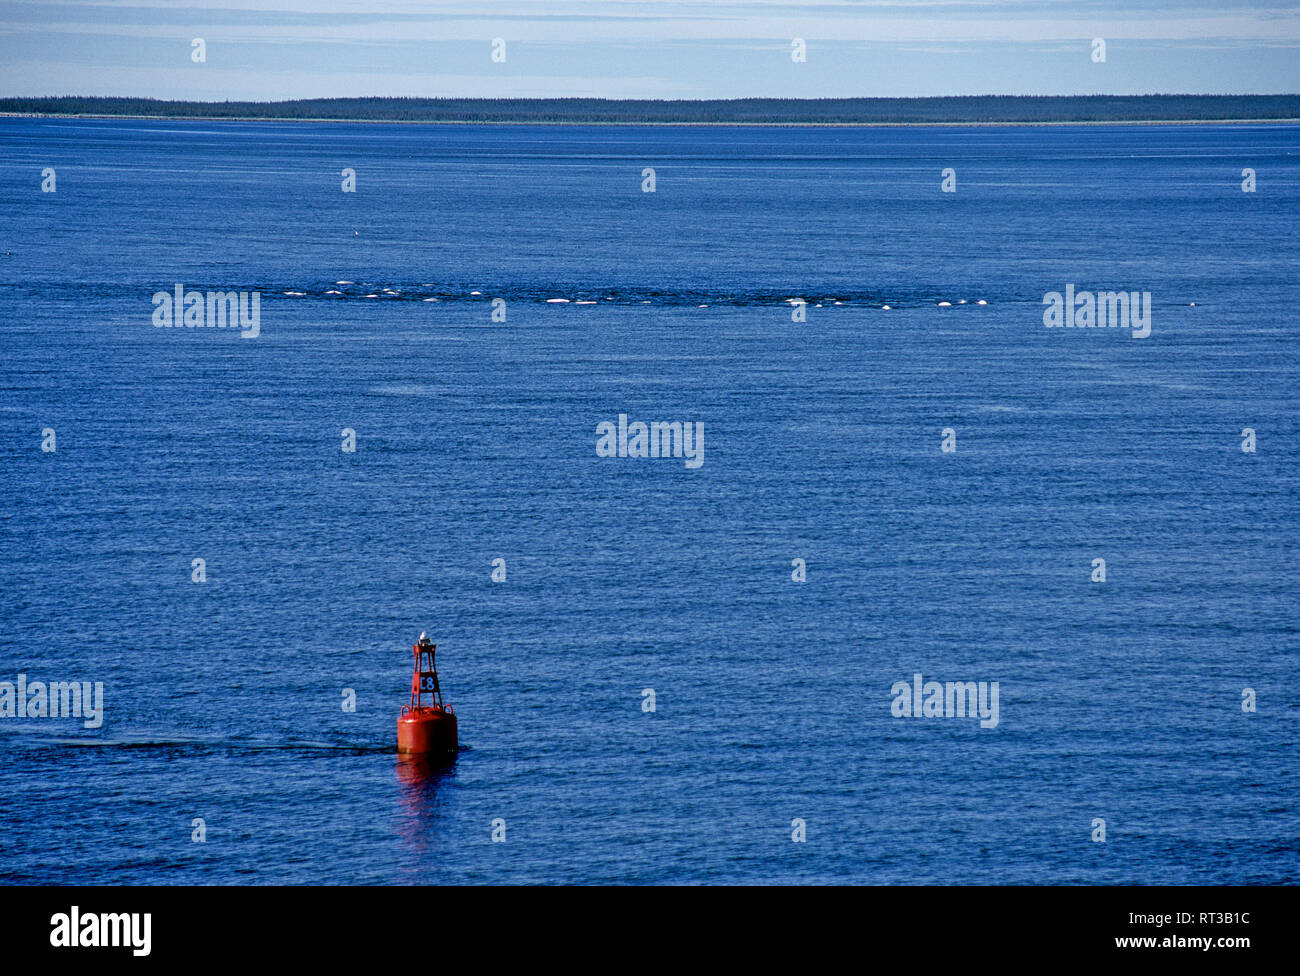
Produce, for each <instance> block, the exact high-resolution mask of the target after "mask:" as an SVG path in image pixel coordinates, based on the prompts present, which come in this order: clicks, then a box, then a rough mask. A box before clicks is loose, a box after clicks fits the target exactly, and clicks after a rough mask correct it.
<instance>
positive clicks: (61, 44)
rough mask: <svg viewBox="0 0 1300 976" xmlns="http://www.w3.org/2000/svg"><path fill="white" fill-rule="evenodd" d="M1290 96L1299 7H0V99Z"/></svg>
mask: <svg viewBox="0 0 1300 976" xmlns="http://www.w3.org/2000/svg"><path fill="white" fill-rule="evenodd" d="M196 37H201V38H203V39H204V41H205V42H206V47H207V61H206V63H204V64H195V63H193V62H192V61H191V58H190V51H191V40H192V39H193V38H196ZM497 37H500V38H504V39H505V40H506V60H505V63H494V62H493V61H492V59H491V56H490V55H491V42H492V39H493V38H497ZM796 37H797V38H803V39H804V40H805V41H806V43H807V52H808V53H807V62H806V63H803V64H797V63H794V62H793V61H792V60H791V57H790V50H791V40H792V39H793V38H796ZM1094 37H1102V38H1105V39H1106V42H1107V48H1106V55H1107V57H1106V62H1105V63H1104V64H1098V63H1094V62H1093V61H1092V59H1091V57H1090V54H1091V41H1092V38H1094ZM1296 91H1300V6H1289V5H1279V4H1270V3H1267V2H1266V3H1253V2H1243V0H1221V2H1219V3H1216V4H1213V5H1211V4H1210V3H1208V2H1205V0H1191V2H1187V3H1173V2H1167V0H1130V2H1124V0H1077V2H1064V0H823V2H809V3H799V2H782V0H710V2H684V0H659V2H644V0H463V2H459V3H452V2H439V0H433V2H415V0H215V2H185V0H0V95H56V94H77V95H147V96H153V97H158V98H194V99H223V98H232V99H279V98H305V97H314V96H349V95H417V96H439V95H445V96H562V95H579V96H599V97H608V98H619V97H637V98H727V97H739V96H746V95H756V96H784V97H821V96H850V95H947V94H985V93H1008V94H1077V93H1118V94H1126V93H1146V92H1225V93H1242V92H1265V93H1267V92H1296Z"/></svg>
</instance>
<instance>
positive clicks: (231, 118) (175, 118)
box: [0, 112, 1300, 129]
mask: <svg viewBox="0 0 1300 976" xmlns="http://www.w3.org/2000/svg"><path fill="white" fill-rule="evenodd" d="M0 119H97V120H112V119H121V120H123V121H135V122H300V123H303V124H318V123H328V124H331V125H334V124H339V123H343V124H349V125H353V124H355V125H538V126H546V125H553V126H653V127H658V128H672V127H682V126H688V127H692V128H719V127H722V128H740V129H748V128H766V129H909V128H921V129H925V128H940V127H945V128H960V127H969V126H978V127H981V128H1016V127H1023V126H1050V125H1065V126H1069V125H1286V124H1295V123H1300V118H1277V119H1097V120H1094V119H1087V120H1083V119H1077V120H1076V119H1067V120H1061V121H1042V122H1038V121H1035V122H986V121H978V120H974V119H972V120H970V121H963V122H685V121H683V122H647V121H617V122H609V121H594V122H584V121H576V120H556V121H550V120H545V121H544V120H539V119H332V118H319V119H314V118H303V117H301V116H300V117H296V118H293V117H289V116H283V117H277V116H266V115H257V116H254V115H106V114H98V113H63V112H0Z"/></svg>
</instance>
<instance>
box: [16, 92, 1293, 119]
mask: <svg viewBox="0 0 1300 976" xmlns="http://www.w3.org/2000/svg"><path fill="white" fill-rule="evenodd" d="M0 116H3V117H9V118H13V117H19V118H76V119H137V120H166V121H180V120H184V119H193V120H195V121H202V122H216V121H222V120H225V121H232V122H259V121H265V122H330V123H337V122H371V123H376V122H387V123H396V124H408V125H409V124H422V125H637V126H782V127H845V126H855V127H856V126H1019V125H1180V124H1209V125H1216V124H1217V125H1225V124H1230V125H1245V124H1252V123H1253V124H1261V123H1263V124H1268V123H1273V124H1285V123H1295V122H1296V121H1300V94H1296V95H1287V94H1282V95H1177V94H1169V95H955V96H942V97H927V98H729V99H723V98H713V99H646V98H619V99H610V98H304V99H288V100H282V101H184V100H180V99H158V98H134V97H115V96H98V95H97V96H80V95H60V96H52V97H24V98H11V97H0Z"/></svg>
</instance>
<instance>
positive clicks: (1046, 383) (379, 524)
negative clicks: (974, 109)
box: [0, 119, 1300, 884]
mask: <svg viewBox="0 0 1300 976" xmlns="http://www.w3.org/2000/svg"><path fill="white" fill-rule="evenodd" d="M45 167H52V168H54V170H55V171H56V174H57V177H56V178H57V189H56V192H54V193H42V192H41V191H40V185H41V179H42V177H41V172H42V170H43V169H44V168H45ZM345 167H347V168H353V169H355V171H356V178H357V189H356V192H355V193H343V192H342V190H341V187H340V184H341V181H342V177H341V175H340V173H341V170H343V169H344V168H345ZM645 167H653V168H654V169H655V171H656V184H657V185H656V192H654V193H653V194H651V193H643V192H642V190H641V181H642V170H643V169H644V168H645ZM946 167H951V168H953V169H954V170H955V171H956V174H957V181H958V183H957V187H958V188H957V192H956V193H942V192H941V191H940V172H941V170H942V169H944V168H946ZM1246 167H1250V168H1253V169H1255V171H1256V173H1257V180H1258V189H1257V191H1256V192H1255V193H1253V194H1250V193H1243V192H1242V190H1241V180H1242V177H1241V171H1242V169H1243V168H1246ZM1298 190H1300V127H1295V126H1271V125H1253V126H1153V127H1143V126H1123V127H1061V128H987V129H981V128H897V129H893V128H884V129H838V128H826V129H822V128H817V129H761V128H675V127H665V128H635V127H626V128H624V127H561V128H556V127H526V126H499V127H478V126H386V125H384V126H380V125H373V126H372V125H344V124H336V125H314V124H283V125H281V124H266V123H261V124H258V123H248V124H244V123H206V122H204V123H196V122H185V123H177V122H157V121H153V122H141V121H73V120H62V121H60V120H13V119H11V120H5V121H3V122H0V343H3V356H2V357H0V481H2V482H3V486H4V491H3V503H0V516H2V517H0V623H2V626H0V681H9V682H16V681H17V676H18V675H19V674H25V675H26V676H27V680H28V681H37V680H42V681H63V680H87V681H92V682H94V681H102V682H103V685H104V701H105V714H104V721H103V725H102V727H101V728H98V729H93V730H91V729H86V728H84V727H83V723H82V721H81V720H80V719H76V718H67V719H52V718H37V717H5V718H0V750H2V751H3V759H0V879H2V880H3V881H5V882H8V883H24V884H35V883H98V882H105V883H163V884H169V883H186V884H191V883H215V884H228V883H299V882H331V883H335V882H336V883H383V882H398V883H463V882H476V883H484V882H488V883H492V882H566V883H567V882H580V883H582V882H595V883H608V882H620V883H637V884H640V883H661V882H669V883H697V882H699V883H716V882H743V883H792V882H841V883H842V882H849V883H857V882H870V883H927V884H949V883H953V884H962V883H975V882H980V883H1071V884H1073V883H1088V884H1091V883H1191V884H1201V883H1278V882H1295V881H1297V880H1298V879H1300V854H1298V853H1297V852H1298V848H1300V842H1298V841H1297V830H1296V825H1297V803H1296V798H1295V787H1296V770H1297V760H1296V744H1297V733H1296V729H1297V724H1296V723H1297V719H1300V707H1298V702H1297V692H1296V688H1297V684H1296V680H1297V668H1296V660H1297V651H1298V649H1300V610H1298V609H1297V597H1298V596H1300V593H1298V588H1297V580H1296V566H1297V559H1296V557H1297V530H1298V529H1300V505H1298V504H1297V494H1298V490H1300V476H1298V475H1297V466H1296V458H1297V446H1298V445H1300V420H1298V417H1300V412H1298V411H1297V407H1298V406H1300V403H1298V396H1297V394H1298V393H1300V384H1298V382H1297V381H1298V379H1300V377H1298V376H1297V360H1296V348H1297V344H1296V340H1297V333H1298V332H1300V326H1298V325H1297V316H1296V309H1297V303H1298V301H1300V293H1298V288H1297V271H1298V270H1300V238H1298V237H1297V234H1296V230H1297V226H1298V225H1300V224H1298V222H1300V195H1298V192H1297V191H1298ZM339 281H345V282H351V284H344V285H337V284H335V282H339ZM178 282H180V283H183V284H185V285H186V286H187V287H191V288H199V289H220V290H247V291H258V292H260V293H261V334H260V335H259V336H258V337H257V338H256V339H242V338H240V336H239V335H238V333H237V332H234V331H230V330H224V329H221V330H218V329H184V328H181V329H162V328H155V327H154V326H153V324H152V322H151V315H152V313H153V303H152V301H151V296H152V295H153V293H154V292H156V291H160V290H161V291H171V290H172V289H173V288H174V286H175V284H176V283H178ZM1067 282H1069V283H1074V284H1076V285H1077V286H1078V287H1079V288H1080V289H1084V288H1092V289H1100V290H1106V289H1112V288H1123V289H1129V290H1138V291H1149V292H1151V293H1152V296H1153V313H1152V330H1151V335H1150V337H1148V338H1146V339H1135V338H1133V337H1132V336H1131V335H1130V334H1129V333H1128V332H1127V331H1124V330H1100V331H1099V330H1083V329H1081V330H1074V329H1071V330H1055V329H1046V328H1044V326H1043V323H1042V309H1043V306H1042V298H1043V295H1044V294H1045V293H1046V292H1049V291H1053V290H1063V288H1064V286H1065V284H1066V283H1067ZM331 290H333V291H338V292H340V294H338V295H327V294H325V293H326V292H327V291H331ZM475 291H477V292H481V294H479V295H473V294H471V292H475ZM287 292H301V293H302V294H301V295H290V294H286V293H287ZM389 292H392V293H393V294H390V293H389ZM369 294H375V295H377V296H378V297H376V298H366V297H364V296H365V295H369ZM494 297H500V298H504V299H505V300H506V308H507V320H506V321H505V322H504V323H501V322H493V321H492V319H491V311H492V306H491V304H490V300H491V299H492V298H494ZM792 297H803V298H806V299H807V300H808V303H809V305H808V308H807V321H806V322H803V323H798V322H794V321H792V316H791V306H790V305H789V304H788V303H787V299H790V298H792ZM429 298H436V299H437V301H426V300H425V299H429ZM551 298H568V299H571V300H572V301H571V302H570V303H569V304H562V303H549V302H548V301H547V299H551ZM580 299H581V300H585V301H592V302H594V304H585V305H579V304H577V303H576V302H577V300H580ZM980 300H983V301H985V302H987V304H986V305H978V304H976V303H977V302H978V301H980ZM945 301H946V302H951V303H952V304H951V306H950V307H943V306H940V305H939V303H940V302H945ZM963 301H964V302H965V304H961V303H962V302H963ZM837 302H839V303H840V304H836V303H837ZM885 305H889V306H890V308H889V309H888V310H885V309H884V308H883V306H885ZM620 413H622V414H627V415H628V416H629V418H630V419H631V420H642V421H652V420H665V421H681V422H699V423H702V424H703V429H704V432H705V440H704V463H703V465H702V466H700V467H699V468H697V469H689V468H687V467H686V465H685V464H684V462H683V460H681V459H636V458H601V457H597V455H596V450H595V446H596V433H595V431H596V426H597V424H599V423H601V422H602V421H617V418H618V415H619V414H620ZM949 427H950V428H952V429H953V430H954V431H955V432H956V445H957V450H956V452H955V453H944V452H942V451H941V450H940V442H941V431H942V430H943V429H944V428H949ZM1247 427H1249V428H1253V429H1254V430H1255V431H1256V434H1257V443H1258V449H1257V451H1256V453H1253V454H1251V453H1244V452H1243V451H1242V450H1241V443H1242V433H1241V432H1242V430H1243V428H1247ZM46 428H52V429H54V431H55V432H56V450H55V451H54V452H52V453H51V452H45V451H42V450H41V443H42V431H43V430H45V429H46ZM343 428H352V429H353V430H355V431H356V435H357V450H356V452H355V453H345V452H343V451H342V450H341V443H342V441H341V431H342V429H343ZM1098 557H1101V558H1104V559H1105V560H1106V568H1107V580H1106V582H1104V583H1094V582H1091V580H1090V574H1091V572H1092V560H1093V559H1095V558H1098ZM196 558H201V559H203V560H205V563H206V576H207V581H206V582H205V583H194V582H192V581H191V567H192V561H193V560H194V559H196ZM497 558H501V559H504V560H505V563H506V568H507V579H506V581H505V582H503V583H494V582H493V581H492V580H491V577H490V574H491V571H492V561H493V560H494V559H497ZM796 558H799V559H804V560H805V561H806V566H807V580H806V582H803V583H797V582H794V581H793V580H792V578H791V574H792V571H793V570H792V560H794V559H796ZM421 630H427V631H428V632H429V634H430V636H431V637H432V638H433V639H434V640H435V641H436V642H437V644H438V646H439V651H438V662H439V666H440V672H441V677H442V686H443V690H444V692H445V694H446V696H447V700H448V701H450V702H452V703H453V704H454V706H455V708H456V711H457V713H458V715H459V716H460V729H461V741H462V744H463V751H462V753H461V755H460V756H459V758H458V760H457V762H456V763H455V765H454V767H452V768H451V769H449V770H446V771H443V772H431V771H429V770H426V769H421V768H418V767H415V766H413V765H412V764H409V763H399V761H398V760H397V757H396V756H395V754H394V741H395V731H394V725H395V720H396V717H397V713H398V710H399V708H400V706H401V704H402V703H403V701H404V700H405V698H406V694H407V689H408V686H409V681H410V663H411V656H410V644H411V643H412V642H413V640H414V639H415V637H416V636H417V635H418V634H419V632H420V631H421ZM916 672H922V673H923V674H924V676H925V678H926V680H930V679H934V680H938V681H967V680H969V681H976V682H980V681H984V682H992V681H997V682H998V683H999V687H1000V719H999V724H998V725H997V726H996V727H994V728H981V727H980V724H979V722H978V721H973V720H971V719H968V718H921V719H913V718H896V717H894V716H893V715H892V714H891V702H892V700H893V696H892V695H891V693H890V689H891V686H892V685H893V684H894V682H896V681H899V680H902V681H908V682H910V681H911V680H912V675H913V674H914V673H916ZM345 688H348V689H353V690H354V691H355V694H356V701H357V707H356V711H355V712H345V711H344V710H343V708H342V701H343V689H345ZM649 688H653V689H654V692H655V702H656V710H655V711H654V712H646V711H643V708H642V702H643V697H642V692H643V690H644V689H649ZM1245 688H1251V689H1254V692H1255V694H1256V696H1257V711H1256V712H1254V713H1247V712H1244V711H1243V710H1242V707H1241V702H1242V695H1243V689H1245ZM195 818H202V819H203V821H204V822H205V825H206V840H205V841H204V842H203V843H196V842H195V841H194V840H192V833H193V831H194V829H195V828H194V826H193V821H194V820H195ZM498 818H499V819H501V820H504V821H505V823H506V840H505V842H504V843H497V842H493V841H492V830H493V828H492V823H493V821H494V820H496V819H498ZM795 818H801V819H802V820H804V821H805V823H806V838H807V839H806V842H805V843H795V842H792V839H791V834H792V829H793V823H792V822H793V821H794V820H795ZM1094 818H1102V819H1104V820H1105V821H1106V829H1107V836H1106V840H1105V842H1104V843H1097V842H1094V841H1093V840H1092V833H1093V821H1094Z"/></svg>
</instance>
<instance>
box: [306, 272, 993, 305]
mask: <svg viewBox="0 0 1300 976" xmlns="http://www.w3.org/2000/svg"><path fill="white" fill-rule="evenodd" d="M334 284H335V285H339V286H353V285H356V284H357V282H355V281H348V280H346V279H342V280H339V281H336V282H334ZM372 287H373V286H369V285H363V287H362V288H361V291H363V292H365V294H360V293H354V294H349V293H348V292H344V291H342V290H340V289H339V288H328V289H326V290H325V291H324V292H322V294H323V295H329V296H336V297H340V298H348V297H352V298H400V297H402V290H401V289H400V288H377V289H374V290H371V288H372ZM426 287H433V286H432V285H429V286H426ZM284 294H285V295H286V296H288V297H290V298H306V297H310V293H309V292H305V291H294V290H288V291H285V292H284ZM465 297H467V298H483V297H486V296H485V295H484V293H483V292H481V291H470V292H468V293H467V294H466V295H465ZM442 300H443V299H440V298H433V297H430V298H423V299H421V301H425V302H438V301H442ZM451 300H454V299H451ZM542 301H544V302H545V303H546V304H548V305H599V304H600V302H599V301H598V300H597V299H594V298H546V299H542ZM605 301H607V302H616V301H618V299H617V298H612V297H606V298H605ZM783 303H784V304H787V305H791V306H794V305H799V304H805V305H808V306H810V307H812V308H823V307H824V306H825V305H848V304H851V303H849V302H843V301H839V300H838V299H828V300H826V301H824V302H817V301H810V300H808V299H805V298H787V299H784V300H783ZM638 304H641V305H653V304H655V303H654V301H653V300H651V299H648V298H646V299H640V300H639V301H638ZM853 304H856V303H853ZM933 304H934V305H936V306H937V307H939V308H951V307H952V306H953V305H967V304H972V305H987V304H988V302H987V301H985V300H984V299H983V298H981V299H978V300H977V301H975V302H968V301H967V299H965V298H961V299H958V300H957V301H956V302H949V301H940V302H934V303H933ZM696 307H697V308H709V307H710V305H709V304H708V303H705V304H700V305H697V306H696ZM877 307H879V308H880V309H882V310H884V311H890V310H891V309H893V308H894V306H893V305H879V306H877Z"/></svg>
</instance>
